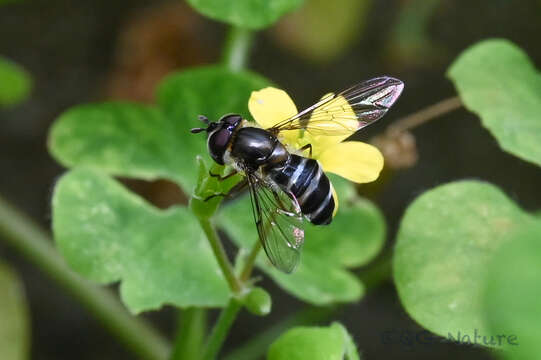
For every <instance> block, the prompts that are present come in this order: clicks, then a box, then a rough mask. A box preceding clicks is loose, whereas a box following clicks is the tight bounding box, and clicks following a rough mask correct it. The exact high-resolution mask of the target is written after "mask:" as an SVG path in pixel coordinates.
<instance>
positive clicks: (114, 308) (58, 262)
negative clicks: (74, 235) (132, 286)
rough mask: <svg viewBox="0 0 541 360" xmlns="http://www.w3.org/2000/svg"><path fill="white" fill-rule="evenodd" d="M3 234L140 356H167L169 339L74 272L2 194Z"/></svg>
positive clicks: (0, 220) (0, 231)
mask: <svg viewBox="0 0 541 360" xmlns="http://www.w3.org/2000/svg"><path fill="white" fill-rule="evenodd" d="M0 237H1V238H2V239H4V240H5V241H6V242H7V243H8V244H10V245H11V246H12V247H14V248H15V249H17V250H18V251H19V252H20V253H21V254H22V255H23V256H24V257H26V258H27V259H28V260H29V261H31V262H32V263H33V264H34V265H36V266H37V267H39V268H40V269H42V270H43V271H44V272H45V273H46V274H47V275H48V276H49V277H50V278H51V279H52V280H54V281H55V282H56V283H58V284H59V285H60V286H62V287H63V288H64V289H66V290H67V291H68V292H69V293H71V294H72V295H73V296H74V297H75V298H76V299H77V300H79V302H81V304H83V306H84V307H85V308H86V309H87V310H88V311H89V312H90V313H91V314H92V315H94V316H95V317H96V318H97V319H98V320H99V321H100V322H101V323H102V325H103V326H104V327H105V328H106V329H107V330H109V332H110V333H111V334H112V335H114V336H115V337H116V338H117V339H118V340H119V341H120V342H122V343H123V344H124V345H125V346H126V347H127V348H128V349H129V350H131V351H132V352H133V353H135V354H136V355H137V356H138V357H139V358H141V359H152V360H162V359H167V356H168V353H169V345H168V344H167V341H166V340H165V339H164V338H163V337H162V336H161V335H160V334H158V333H157V332H156V331H155V330H154V329H152V328H151V327H149V326H148V325H147V324H146V323H145V322H144V321H142V320H140V319H138V318H136V317H134V316H132V315H131V314H129V313H128V312H127V311H126V309H125V308H124V306H123V305H122V304H121V303H120V302H119V301H118V300H117V299H116V298H115V296H114V295H113V294H112V293H111V292H110V291H107V290H105V289H102V288H99V287H97V286H95V285H93V284H91V283H90V282H88V281H86V280H84V279H83V278H81V277H80V276H78V275H77V274H76V273H75V272H73V271H72V270H71V269H70V268H69V267H68V266H67V264H66V263H65V261H64V259H63V258H62V257H61V256H60V255H59V254H58V253H57V252H56V250H55V248H54V247H53V246H52V241H51V239H50V237H49V236H48V235H47V233H46V232H45V231H43V230H42V229H40V228H39V226H37V225H36V224H35V223H34V222H33V221H31V220H30V219H29V218H28V217H26V216H25V215H24V214H22V213H21V212H20V211H18V210H16V209H15V208H14V207H13V206H11V205H9V204H8V203H7V202H6V201H5V200H4V199H2V198H1V197H0Z"/></svg>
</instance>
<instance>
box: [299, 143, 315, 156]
mask: <svg viewBox="0 0 541 360" xmlns="http://www.w3.org/2000/svg"><path fill="white" fill-rule="evenodd" d="M306 149H310V157H312V144H306V145H304V146H303V147H301V148H300V149H299V150H300V151H304V150H306Z"/></svg>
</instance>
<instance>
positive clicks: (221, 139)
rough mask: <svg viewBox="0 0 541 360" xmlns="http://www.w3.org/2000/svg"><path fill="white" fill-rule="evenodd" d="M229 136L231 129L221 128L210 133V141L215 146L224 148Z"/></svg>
mask: <svg viewBox="0 0 541 360" xmlns="http://www.w3.org/2000/svg"><path fill="white" fill-rule="evenodd" d="M230 136H231V131H229V130H228V129H221V130H218V131H216V132H215V133H214V134H212V136H211V139H210V143H211V144H212V145H213V146H214V147H217V148H225V147H226V145H227V142H228V141H229V137H230Z"/></svg>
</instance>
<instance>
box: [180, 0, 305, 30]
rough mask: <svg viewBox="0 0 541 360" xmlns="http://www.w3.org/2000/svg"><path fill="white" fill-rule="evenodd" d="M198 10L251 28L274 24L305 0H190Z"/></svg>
mask: <svg viewBox="0 0 541 360" xmlns="http://www.w3.org/2000/svg"><path fill="white" fill-rule="evenodd" d="M188 3H189V4H190V5H191V6H192V7H193V8H194V9H196V10H197V11H199V12H200V13H202V14H203V15H205V16H208V17H209V18H212V19H214V20H218V21H223V22H225V23H228V24H231V25H235V26H239V27H244V28H249V29H261V28H265V27H267V26H270V25H272V24H273V23H274V22H276V21H277V20H278V19H279V18H280V17H281V16H282V15H284V14H285V13H287V12H290V11H293V10H295V9H297V8H298V7H299V6H300V5H301V4H302V3H303V0H242V1H223V0H188Z"/></svg>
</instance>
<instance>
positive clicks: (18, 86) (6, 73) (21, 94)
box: [0, 56, 32, 107]
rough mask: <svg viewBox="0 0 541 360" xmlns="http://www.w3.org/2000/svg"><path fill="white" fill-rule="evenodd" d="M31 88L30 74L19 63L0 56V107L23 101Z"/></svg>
mask: <svg viewBox="0 0 541 360" xmlns="http://www.w3.org/2000/svg"><path fill="white" fill-rule="evenodd" d="M31 88H32V80H31V78H30V75H28V73H27V72H26V71H25V70H24V69H23V68H22V67H20V66H19V65H17V64H15V63H13V62H11V61H9V60H8V59H6V58H3V57H1V56H0V107H4V106H11V105H15V104H17V103H19V102H21V101H23V100H24V99H25V98H26V97H27V96H28V94H29V93H30V90H31Z"/></svg>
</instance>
